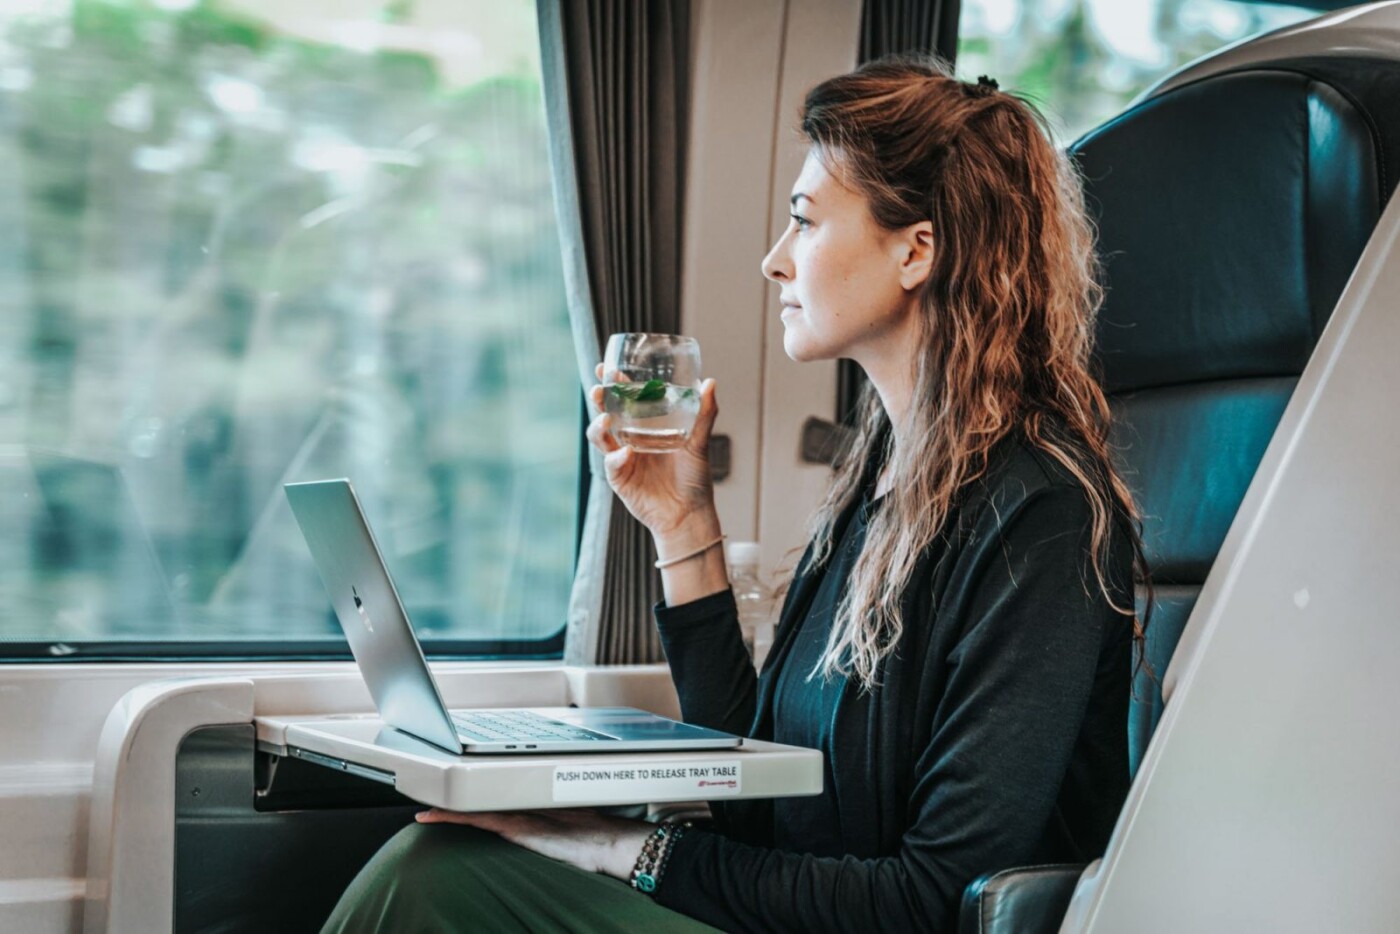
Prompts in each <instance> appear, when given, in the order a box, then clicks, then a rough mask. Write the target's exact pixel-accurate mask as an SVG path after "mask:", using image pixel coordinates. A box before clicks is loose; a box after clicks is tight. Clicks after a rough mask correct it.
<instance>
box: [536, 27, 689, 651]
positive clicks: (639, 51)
mask: <svg viewBox="0 0 1400 934" xmlns="http://www.w3.org/2000/svg"><path fill="white" fill-rule="evenodd" d="M536 10H537V12H538V16H539V27H540V51H541V59H542V64H543V68H544V94H545V112H546V116H547V120H548V123H549V139H550V165H551V169H552V174H553V179H554V195H555V204H556V206H557V210H558V213H559V225H560V231H561V236H560V240H561V242H562V244H563V250H564V274H565V287H566V290H567V292H568V301H569V317H570V320H571V322H572V325H573V333H574V346H575V349H576V350H577V354H578V368H579V380H580V384H581V385H582V386H583V387H584V389H585V390H586V389H587V388H588V387H590V386H592V385H593V384H594V382H595V379H594V374H593V366H594V364H595V363H596V362H597V361H598V360H599V359H601V345H600V341H602V340H604V339H606V336H607V335H609V334H612V333H616V332H621V331H655V332H664V333H676V332H677V331H678V330H679V329H680V289H681V242H680V238H681V213H682V198H683V192H684V156H685V143H686V140H685V132H684V128H685V126H686V123H687V115H688V112H689V110H688V109H689V99H688V95H689V87H688V77H687V66H688V61H689V43H690V35H689V32H690V3H689V0H664V2H654V0H537V3H536ZM596 414H597V413H596V412H595V411H593V409H592V407H591V405H590V410H589V415H590V417H591V416H593V415H596ZM589 463H590V466H591V468H592V474H593V477H592V480H591V483H590V487H589V492H588V497H587V504H586V507H585V508H586V510H587V512H586V514H585V519H584V532H583V542H582V545H581V547H580V551H579V561H578V570H577V573H576V575H575V578H574V589H573V593H572V595H571V598H570V602H569V617H568V629H567V632H566V636H565V658H566V661H568V662H570V663H571V664H589V663H594V662H596V663H598V664H627V663H640V662H653V661H659V660H661V658H662V657H663V656H662V652H661V643H660V640H659V639H658V637H657V635H656V628H655V626H654V625H653V624H652V621H651V605H652V604H653V603H654V602H655V601H657V600H659V599H660V597H661V577H660V574H659V573H658V572H657V571H656V569H655V568H654V567H653V566H652V562H654V561H655V560H656V553H655V550H654V548H653V546H652V542H651V536H650V535H649V534H648V533H647V531H646V529H645V528H644V527H642V525H641V524H640V523H638V522H637V521H636V520H635V519H633V518H632V516H631V515H630V514H629V513H628V512H627V510H626V508H624V507H623V506H621V505H620V504H616V503H615V502H614V497H613V495H612V491H611V490H610V489H609V488H608V485H607V481H606V479H605V478H604V476H603V466H602V458H601V457H600V456H599V455H598V454H597V452H594V451H591V450H590V452H589Z"/></svg>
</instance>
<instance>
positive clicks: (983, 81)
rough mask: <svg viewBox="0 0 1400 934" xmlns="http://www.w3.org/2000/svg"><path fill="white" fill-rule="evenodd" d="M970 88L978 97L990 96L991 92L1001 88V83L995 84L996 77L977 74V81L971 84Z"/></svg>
mask: <svg viewBox="0 0 1400 934" xmlns="http://www.w3.org/2000/svg"><path fill="white" fill-rule="evenodd" d="M972 90H973V91H974V92H975V93H976V94H977V96H978V97H990V96H991V95H992V94H993V93H995V92H997V91H999V90H1001V85H999V84H997V79H995V78H988V77H987V76H986V75H978V76H977V83H976V84H975V85H973V86H972Z"/></svg>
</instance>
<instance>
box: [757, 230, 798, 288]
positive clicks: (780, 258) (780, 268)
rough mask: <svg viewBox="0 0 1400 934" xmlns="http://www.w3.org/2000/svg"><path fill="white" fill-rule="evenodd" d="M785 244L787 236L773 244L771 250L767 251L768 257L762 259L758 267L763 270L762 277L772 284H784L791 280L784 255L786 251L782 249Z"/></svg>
mask: <svg viewBox="0 0 1400 934" xmlns="http://www.w3.org/2000/svg"><path fill="white" fill-rule="evenodd" d="M786 242H787V236H786V235H784V236H783V237H782V238H780V239H779V240H778V242H777V243H775V244H773V249H771V250H769V251H768V255H767V256H765V257H763V264H762V265H761V266H760V267H759V268H761V269H762V270H763V275H764V277H765V278H767V279H770V280H772V281H773V282H785V281H787V280H788V279H791V278H792V271H791V268H790V263H789V261H788V257H787V255H786V254H787V251H786V250H784V249H783V245H784V244H785V243H786Z"/></svg>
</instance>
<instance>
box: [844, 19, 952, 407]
mask: <svg viewBox="0 0 1400 934" xmlns="http://www.w3.org/2000/svg"><path fill="white" fill-rule="evenodd" d="M961 10H962V3H961V2H960V0H865V3H864V5H863V6H862V7H861V16H860V55H859V57H858V59H857V61H859V62H860V63H862V64H864V63H865V62H869V61H873V60H874V59H877V58H880V57H881V56H882V55H892V54H895V53H900V52H935V53H937V54H938V55H941V56H942V57H943V58H944V59H946V60H947V61H948V62H949V63H950V64H951V63H952V62H953V61H954V59H955V58H956V57H957V54H958V14H959V13H960V12H961ZM865 382H866V379H865V374H864V373H863V372H862V371H861V368H860V367H859V366H857V365H856V364H855V363H854V362H853V361H850V360H842V361H840V363H838V364H837V367H836V421H837V423H838V424H843V425H851V424H853V422H854V418H855V415H856V402H857V401H858V400H859V399H860V392H861V389H862V388H863V387H864V386H865Z"/></svg>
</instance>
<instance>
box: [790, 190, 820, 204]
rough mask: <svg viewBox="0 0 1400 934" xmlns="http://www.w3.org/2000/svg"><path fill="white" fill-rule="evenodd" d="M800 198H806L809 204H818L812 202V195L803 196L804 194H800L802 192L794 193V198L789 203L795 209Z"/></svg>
mask: <svg viewBox="0 0 1400 934" xmlns="http://www.w3.org/2000/svg"><path fill="white" fill-rule="evenodd" d="M799 198H806V199H807V202H808V203H809V204H816V202H815V201H813V200H812V196H811V195H808V194H803V193H802V192H800V191H798V192H794V193H793V196H792V197H791V198H789V199H788V203H789V204H791V205H792V206H793V207H797V200H798V199H799Z"/></svg>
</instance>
